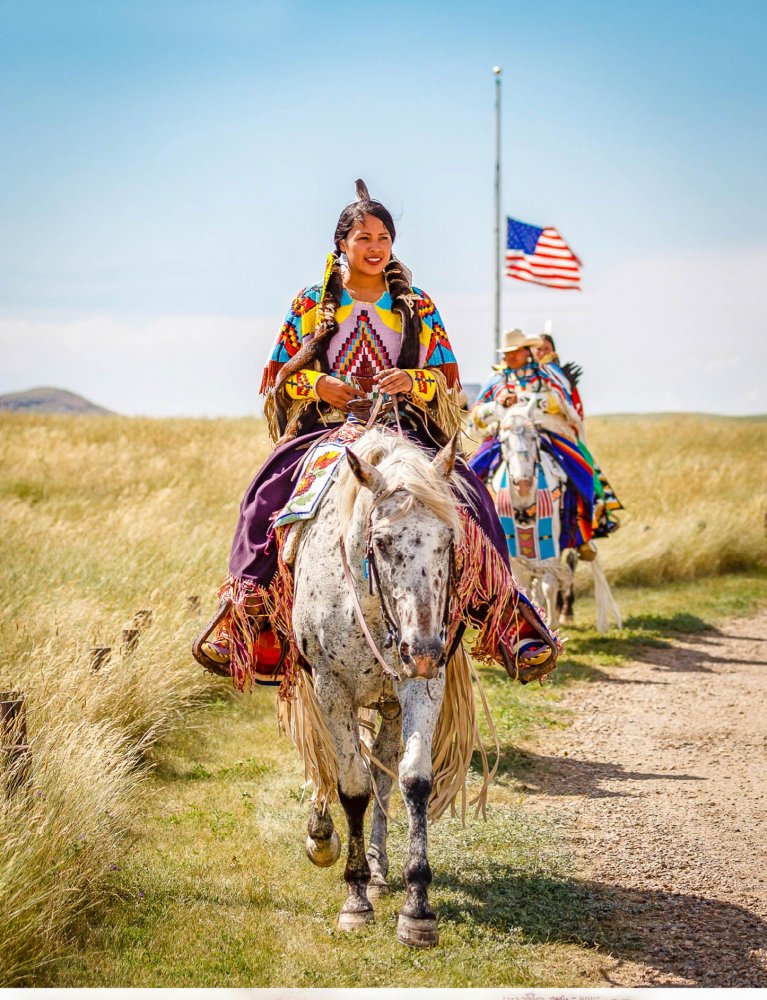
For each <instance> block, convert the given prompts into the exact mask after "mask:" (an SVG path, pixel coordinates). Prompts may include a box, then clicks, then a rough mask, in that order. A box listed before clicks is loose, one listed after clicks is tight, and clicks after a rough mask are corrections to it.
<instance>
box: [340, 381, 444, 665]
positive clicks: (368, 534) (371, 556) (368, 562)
mask: <svg viewBox="0 0 767 1000" xmlns="http://www.w3.org/2000/svg"><path fill="white" fill-rule="evenodd" d="M380 408H381V397H380V396H379V397H378V400H377V402H376V405H375V406H374V408H373V412H372V413H371V415H370V419H369V420H368V422H367V425H366V427H365V432H367V431H368V430H369V429H370V428H371V427H372V425H373V423H374V421H375V419H376V417H377V416H378V411H379V410H380ZM394 413H395V417H396V420H397V434H398V436H399V437H403V438H404V435H403V433H402V425H401V423H400V420H399V413H398V401H397V400H395V401H394ZM363 433H364V432H363ZM395 493H406V494H407V493H408V491H407V489H406V487H404V486H394V487H393V488H391V489H386V490H381V492H380V493H377V494H375V496H374V498H373V503H372V506H371V508H370V511H369V513H368V521H367V525H366V527H365V563H364V564H365V566H366V567H367V573H366V576H367V580H368V586H369V593H370V594H371V595H372V594H375V593H376V592H377V593H378V600H379V602H380V606H381V617H382V618H383V622H384V625H385V626H386V642H385V643H384V649H392V648H393V649H394V655H395V656H397V657H398V656H399V644H400V628H399V624H398V623H397V621H396V619H395V617H394V615H393V614H392V613H391V611H390V610H389V606H388V604H387V603H386V597H385V595H384V591H383V588H382V586H381V574H380V573H379V570H378V562H377V560H376V554H375V545H374V544H373V512H374V511H375V508H376V507H377V506H378V505H379V504H381V503H383V501H384V500H388V499H389V498H390V497H392V496H394V494H395ZM408 495H409V494H408ZM338 545H339V548H340V550H341V565H342V566H343V570H344V577H345V579H346V585H347V587H348V588H349V594H350V596H351V599H352V605H353V607H354V613H355V615H356V616H357V622H358V624H359V626H360V628H361V629H362V634H363V635H364V636H365V640H366V642H367V644H368V647H369V648H370V652H371V653H372V654H373V656H374V657H375V659H376V662H377V663H378V665H379V666H380V667H381V670H382V671H383V674H384V676H385V677H388V678H390V679H391V680H393V681H398V682H400V683H401V682H402V680H403V678H402V677H401V676H400V675H399V674H398V673H397V671H396V670H393V669H392V668H391V667H390V666H389V664H388V663H387V662H386V660H385V659H384V658H383V656H382V654H381V651H380V650H379V648H378V646H377V645H376V642H375V639H374V638H373V636H372V635H371V632H370V629H369V628H368V624H367V622H366V621H365V615H364V613H363V611H362V608H361V606H360V602H359V598H358V597H357V589H356V587H355V585H354V578H353V577H352V572H351V569H350V568H349V559H348V556H347V554H346V546H345V545H344V540H343V537H340V538H339V539H338ZM454 567H455V544H454V543H452V544H451V545H450V552H449V565H448V573H447V581H446V585H445V606H444V609H443V613H442V627H441V629H440V638H441V640H442V642H443V644H446V643H447V637H448V631H449V625H450V598H451V591H452V587H453V577H454Z"/></svg>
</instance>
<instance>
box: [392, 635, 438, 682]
mask: <svg viewBox="0 0 767 1000" xmlns="http://www.w3.org/2000/svg"><path fill="white" fill-rule="evenodd" d="M399 658H400V662H401V663H402V672H403V673H404V675H405V677H407V678H408V679H409V680H415V679H416V678H418V679H421V680H424V681H430V680H433V679H434V678H435V677H436V676H437V674H439V671H440V668H441V667H443V666H444V665H445V645H444V643H443V642H442V640H441V639H431V640H423V639H414V640H413V642H412V643H410V642H408V641H407V640H406V639H403V640H402V642H400V644H399Z"/></svg>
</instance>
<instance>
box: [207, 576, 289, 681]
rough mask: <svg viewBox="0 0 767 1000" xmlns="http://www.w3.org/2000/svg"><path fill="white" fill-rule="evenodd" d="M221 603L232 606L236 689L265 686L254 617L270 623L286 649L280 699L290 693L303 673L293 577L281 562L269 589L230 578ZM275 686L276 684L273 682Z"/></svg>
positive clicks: (222, 591) (225, 584) (231, 634)
mask: <svg viewBox="0 0 767 1000" xmlns="http://www.w3.org/2000/svg"><path fill="white" fill-rule="evenodd" d="M218 596H219V599H223V598H227V599H228V600H230V601H231V602H232V606H231V609H230V611H229V615H228V618H227V624H228V627H229V637H230V664H231V671H232V680H233V682H234V686H235V687H236V688H237V689H238V690H239V691H246V690H250V689H252V687H253V685H254V684H258V683H264V680H263V677H262V675H260V674H259V673H258V670H257V668H256V667H255V651H256V647H257V645H258V639H259V635H260V634H261V631H262V630H261V629H260V628H259V627H258V621H257V619H256V617H255V616H254V614H253V611H254V610H257V614H258V618H260V619H262V620H263V619H264V618H265V619H266V620H267V621H268V622H269V626H270V627H271V629H272V630H273V632H274V634H275V636H277V638H278V639H279V640H280V641H281V642H282V643H283V644H285V645H286V648H287V652H286V655H285V660H284V662H283V664H282V667H281V669H280V678H281V683H280V697H281V698H284V697H290V696H291V695H290V692H291V690H292V688H293V686H294V684H295V682H296V676H297V674H298V672H299V671H300V669H301V668H300V666H299V656H300V654H299V651H298V647H297V646H296V640H295V637H294V635H293V574H292V572H291V570H290V569H289V568H288V567H287V566H286V565H285V563H284V562H283V561H282V558H280V559H279V562H278V567H277V572H276V573H275V575H274V579H273V580H272V582H271V584H270V585H269V586H268V587H262V586H261V585H260V584H258V583H256V582H255V581H253V580H243V579H238V578H237V577H233V576H230V577H228V578H227V579H226V581H225V582H224V584H223V586H222V587H221V589H220V590H219V592H218ZM272 683H273V682H272Z"/></svg>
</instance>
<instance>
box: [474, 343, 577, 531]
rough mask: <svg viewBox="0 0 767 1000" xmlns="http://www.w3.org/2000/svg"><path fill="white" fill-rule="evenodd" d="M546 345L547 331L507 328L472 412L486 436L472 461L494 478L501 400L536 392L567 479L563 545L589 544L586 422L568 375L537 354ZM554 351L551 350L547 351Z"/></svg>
mask: <svg viewBox="0 0 767 1000" xmlns="http://www.w3.org/2000/svg"><path fill="white" fill-rule="evenodd" d="M543 346H544V343H543V339H542V337H527V336H525V334H524V333H523V332H522V331H521V330H519V329H515V330H507V331H505V332H504V334H503V341H502V346H501V348H500V349H499V352H503V355H504V360H503V364H502V365H497V366H496V367H495V369H494V372H493V375H492V376H491V378H490V379H489V381H488V382H487V383H486V384H485V385H484V386H483V388H482V389H481V391H480V393H479V396H478V397H477V403H476V404H475V406H474V408H473V410H472V412H471V425H472V427H473V428H474V429H475V430H476V431H477V432H478V433H479V435H480V436H481V437H482V438H483V439H484V440H483V442H482V444H481V445H480V447H479V448H478V449H477V451H476V452H475V453H474V454H473V455H472V457H471V459H470V461H469V464H470V466H471V468H472V469H473V470H474V471H475V472H476V473H477V475H478V476H479V477H480V479H482V480H483V482H485V483H490V482H491V481H492V478H493V475H494V473H495V470H496V469H497V468H498V465H499V464H500V462H501V457H502V456H501V445H500V441H499V440H498V438H497V430H498V417H497V404H498V403H500V404H501V405H503V406H513V405H514V404H515V403H516V402H518V401H519V400H520V399H524V398H527V397H530V398H532V397H534V398H535V413H534V420H535V423H536V424H537V426H538V427H539V429H540V430H541V432H542V434H541V446H542V447H543V448H544V449H545V450H547V451H548V452H549V453H550V454H551V456H552V457H553V458H554V459H555V460H556V461H557V463H558V464H559V465H560V467H561V468H562V469H563V471H564V473H565V475H566V477H567V484H566V487H565V491H564V496H563V500H562V507H561V531H560V539H559V542H560V546H561V547H562V548H578V549H580V548H581V547H583V546H587V545H588V543H589V542H590V540H591V536H592V530H593V529H592V524H591V520H592V513H593V506H594V470H593V466H592V464H590V463H589V460H588V459H587V458H586V457H585V455H584V454H583V451H582V450H581V448H580V446H579V440H580V437H581V436H582V428H583V423H582V419H581V416H580V414H579V412H578V410H577V408H576V407H575V405H574V403H573V399H572V396H571V395H570V392H569V383H568V382H567V381H566V379H565V378H564V376H559V375H558V374H557V372H556V371H555V370H554V369H552V368H549V367H548V366H547V365H545V364H544V365H541V364H539V362H538V361H536V360H535V359H534V358H533V357H532V356H531V353H530V352H531V350H532V351H533V352H535V351H540V350H541V349H542V348H543ZM547 353H548V352H547Z"/></svg>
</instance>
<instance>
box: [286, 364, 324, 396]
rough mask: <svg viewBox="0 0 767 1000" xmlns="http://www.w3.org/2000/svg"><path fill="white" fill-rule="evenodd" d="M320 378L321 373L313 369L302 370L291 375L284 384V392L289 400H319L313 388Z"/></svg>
mask: <svg viewBox="0 0 767 1000" xmlns="http://www.w3.org/2000/svg"><path fill="white" fill-rule="evenodd" d="M321 378H322V372H316V371H314V369H313V368H302V369H301V371H300V372H296V373H295V375H291V376H290V378H288V379H287V381H286V382H285V391H286V392H287V394H288V395H289V396H290V398H291V399H319V396H318V395H317V391H316V389H315V388H314V387H315V386H316V385H317V382H318V381H319V380H320V379H321Z"/></svg>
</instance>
